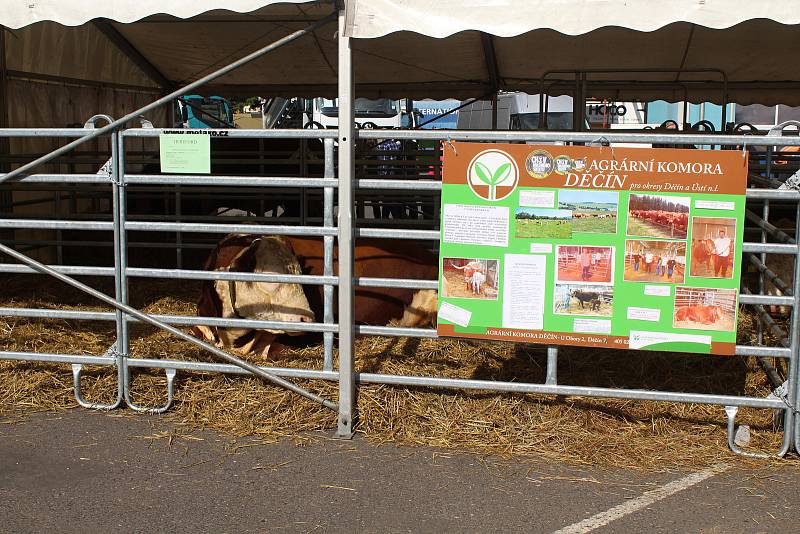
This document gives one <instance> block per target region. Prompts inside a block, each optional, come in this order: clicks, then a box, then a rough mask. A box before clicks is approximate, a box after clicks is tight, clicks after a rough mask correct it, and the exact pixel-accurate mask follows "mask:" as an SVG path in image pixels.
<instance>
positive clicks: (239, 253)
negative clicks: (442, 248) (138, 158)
mask: <svg viewBox="0 0 800 534" xmlns="http://www.w3.org/2000/svg"><path fill="white" fill-rule="evenodd" d="M354 258H355V262H354V263H355V276H356V277H375V278H411V279H420V280H432V279H435V278H436V277H437V263H438V262H437V258H436V256H435V255H433V254H432V253H430V252H429V251H427V250H426V249H424V248H422V247H420V246H418V245H414V244H411V243H408V242H402V241H398V240H378V239H361V240H358V241H357V243H356V246H355V247H354ZM323 267H324V255H323V242H322V240H321V239H320V238H313V237H278V236H259V235H244V234H231V235H228V236H226V237H225V238H224V239H223V240H222V241H220V243H219V244H218V245H217V247H216V248H215V249H214V251H212V253H211V255H210V256H209V258H208V260H207V261H206V264H205V266H204V268H205V269H206V270H228V271H240V272H258V273H276V274H301V273H302V274H309V275H322V274H324V273H323ZM337 272H338V258H337V255H336V248H334V273H337ZM322 292H323V287H322V286H317V285H314V286H312V285H306V286H300V285H298V284H286V283H265V282H228V281H207V282H205V283H204V285H203V289H202V293H201V296H200V300H199V302H198V305H197V314H198V315H199V316H207V317H244V318H251V319H260V320H275V321H292V322H300V321H312V320H317V321H321V320H322V317H323V296H322ZM335 300H336V298H335V297H334V301H335ZM437 304H438V298H437V294H436V291H435V290H414V289H407V288H370V287H357V288H356V289H355V302H354V314H355V321H356V323H358V324H368V325H378V326H384V325H387V324H390V323H392V324H393V325H396V326H401V327H424V326H427V325H429V324H434V323H435V319H436V311H437ZM337 307H338V306H337V304H336V302H334V314H336V312H337V311H338V310H337ZM194 333H195V335H199V337H202V338H203V339H205V340H206V341H208V342H210V343H214V344H216V345H217V346H219V347H222V348H227V349H233V350H235V351H237V352H240V353H245V354H246V353H253V354H257V355H260V356H262V357H266V356H267V355H268V354H276V353H279V352H280V351H281V350H283V349H284V348H286V346H287V345H291V344H292V341H291V340H290V339H288V338H286V337H285V336H284V334H288V335H299V333H297V332H289V331H286V332H284V331H280V330H253V329H240V328H217V327H205V326H196V327H194ZM279 336H280V337H279ZM314 337H315V336H313V335H311V336H304V337H303V341H304V342H313V341H312V339H313V338H314ZM317 337H318V335H317Z"/></svg>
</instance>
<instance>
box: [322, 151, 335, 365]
mask: <svg viewBox="0 0 800 534" xmlns="http://www.w3.org/2000/svg"><path fill="white" fill-rule="evenodd" d="M333 167H334V165H333V139H325V174H324V176H325V178H333V177H334V168H333ZM323 194H324V197H323V217H322V218H323V221H322V224H323V226H326V227H332V226H333V188H332V187H326V188H324V192H323ZM323 244H324V257H323V274H324V275H325V276H333V236H332V235H326V236H325V237H324V238H323ZM322 291H323V293H322V298H323V310H324V311H323V313H324V317H323V322H324V323H325V324H333V286H332V285H330V284H326V285H325V286H323V288H322ZM322 340H323V345H324V348H325V356H324V362H323V365H322V368H323V369H324V370H325V371H332V370H333V332H325V333H323V334H322Z"/></svg>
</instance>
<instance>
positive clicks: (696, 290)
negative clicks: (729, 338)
mask: <svg viewBox="0 0 800 534" xmlns="http://www.w3.org/2000/svg"><path fill="white" fill-rule="evenodd" d="M672 326H673V327H675V328H690V329H693V330H721V331H724V332H733V331H734V330H735V329H736V290H735V289H710V288H702V287H677V288H675V314H674V315H673V318H672Z"/></svg>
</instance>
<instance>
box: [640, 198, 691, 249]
mask: <svg viewBox="0 0 800 534" xmlns="http://www.w3.org/2000/svg"><path fill="white" fill-rule="evenodd" d="M690 200H691V199H690V198H689V197H672V196H659V195H631V196H630V199H629V202H628V235H629V236H635V237H661V238H667V239H686V233H687V231H688V228H689V204H690Z"/></svg>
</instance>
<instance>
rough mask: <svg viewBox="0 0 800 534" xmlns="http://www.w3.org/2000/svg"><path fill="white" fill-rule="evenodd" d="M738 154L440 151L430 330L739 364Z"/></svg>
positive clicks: (499, 148) (480, 147) (498, 148)
mask: <svg viewBox="0 0 800 534" xmlns="http://www.w3.org/2000/svg"><path fill="white" fill-rule="evenodd" d="M746 177H747V157H746V154H744V153H742V152H741V151H714V150H689V149H660V148H656V149H645V148H617V147H583V146H554V145H543V146H534V145H524V144H484V143H447V144H446V145H445V148H444V169H443V178H442V180H443V184H442V225H441V249H440V258H439V261H440V266H439V267H440V271H439V272H440V278H439V297H440V298H439V301H440V305H439V306H440V307H439V315H438V327H437V328H438V333H439V335H440V336H458V337H469V338H479V339H497V340H506V341H522V342H529V343H543V344H551V345H579V346H596V347H616V348H630V349H647V350H665V351H679V352H696V353H711V354H728V355H730V354H733V353H734V348H735V342H736V320H737V309H738V305H737V304H738V289H739V278H740V273H741V271H740V270H741V250H742V233H743V228H744V205H745V187H746Z"/></svg>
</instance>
